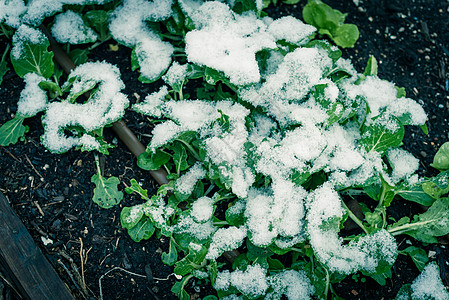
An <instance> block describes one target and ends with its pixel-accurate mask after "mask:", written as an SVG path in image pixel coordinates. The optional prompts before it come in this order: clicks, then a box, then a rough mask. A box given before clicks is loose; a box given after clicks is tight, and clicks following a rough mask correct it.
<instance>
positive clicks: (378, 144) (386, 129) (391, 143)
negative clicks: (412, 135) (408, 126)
mask: <svg viewBox="0 0 449 300" xmlns="http://www.w3.org/2000/svg"><path fill="white" fill-rule="evenodd" d="M392 129H393V130H392ZM403 138H404V126H402V125H401V124H399V122H398V120H397V119H396V118H391V119H390V120H389V121H388V125H383V124H382V123H381V122H374V123H373V124H372V125H370V126H367V127H366V128H365V130H364V132H363V133H362V139H361V141H360V142H361V144H362V145H363V146H364V147H365V150H366V151H367V152H370V151H377V152H383V151H385V150H387V149H388V148H391V147H398V146H400V145H402V139H403Z"/></svg>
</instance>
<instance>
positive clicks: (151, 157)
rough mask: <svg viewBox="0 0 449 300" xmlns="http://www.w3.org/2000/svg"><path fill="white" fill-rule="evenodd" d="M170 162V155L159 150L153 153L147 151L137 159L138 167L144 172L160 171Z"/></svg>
mask: <svg viewBox="0 0 449 300" xmlns="http://www.w3.org/2000/svg"><path fill="white" fill-rule="evenodd" d="M169 160H170V155H169V154H167V153H165V152H162V151H161V150H159V149H157V150H156V152H154V153H153V152H152V151H151V150H149V149H147V150H145V152H143V153H142V154H140V155H139V157H138V158H137V165H138V166H139V167H140V168H141V169H144V170H147V171H148V170H159V169H160V168H161V167H162V166H163V165H165V164H166V163H167V162H168V161H169Z"/></svg>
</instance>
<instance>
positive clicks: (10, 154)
mask: <svg viewBox="0 0 449 300" xmlns="http://www.w3.org/2000/svg"><path fill="white" fill-rule="evenodd" d="M2 149H3V150H5V151H6V153H8V154H9V156H11V157H12V158H13V159H14V160H15V161H17V162H19V163H21V162H22V160H20V159H18V158H17V157H15V156H14V154H12V153H11V152H9V151H8V150H6V149H5V148H2Z"/></svg>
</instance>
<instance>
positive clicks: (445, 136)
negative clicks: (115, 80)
mask: <svg viewBox="0 0 449 300" xmlns="http://www.w3.org/2000/svg"><path fill="white" fill-rule="evenodd" d="M325 2H326V3H327V4H329V5H330V6H332V7H333V8H335V9H338V10H340V11H342V12H346V13H348V17H347V22H348V23H354V24H356V25H357V26H358V27H359V30H360V39H359V41H358V42H357V44H356V45H355V47H354V48H353V49H346V50H344V51H343V56H344V57H345V58H349V59H351V61H352V62H353V63H354V65H355V67H356V69H357V70H358V71H362V70H363V68H364V67H365V65H366V61H367V59H368V57H369V56H370V55H374V56H375V57H376V58H377V60H378V62H379V77H381V78H383V79H386V80H389V81H393V82H395V83H396V84H397V86H400V87H404V88H405V90H406V92H407V95H408V96H409V97H411V98H413V99H416V100H417V101H419V102H420V103H421V104H422V105H423V107H424V109H425V111H426V112H427V113H428V122H427V126H428V128H429V134H428V135H425V134H424V133H422V131H421V130H420V129H419V128H411V127H407V129H406V137H405V139H404V148H405V149H407V150H409V151H410V152H412V153H413V154H414V155H415V156H416V157H417V158H419V159H420V160H421V165H420V170H419V172H420V174H421V175H423V176H426V175H427V176H430V175H435V174H436V171H435V170H433V169H432V168H431V167H429V164H430V163H431V162H432V159H433V156H434V154H435V153H436V151H437V149H438V147H439V146H441V144H443V143H444V142H446V141H448V140H449V124H448V117H449V96H448V95H449V93H448V90H449V79H448V76H447V74H446V73H447V72H449V70H448V67H447V66H448V65H449V50H448V48H449V31H448V30H447V28H449V2H448V1H442V0H432V1H431V0H415V1H411V0H409V1H405V0H403V1H399V0H397V1H393V0H384V1H382V0H370V1H368V0H365V1H362V0H358V1H356V0H354V1H337V0H333V1H330V0H328V1H325ZM304 5H305V1H301V2H300V3H299V4H297V5H285V4H280V5H278V6H275V7H273V6H271V7H270V8H269V9H268V10H267V11H268V12H269V14H270V16H272V17H274V18H278V17H281V16H285V15H293V16H295V17H299V18H302V17H301V11H302V7H303V6H304ZM5 44H6V40H5V39H2V40H0V45H5ZM0 53H3V50H2V49H0ZM89 58H90V60H100V61H102V60H106V61H107V62H110V63H113V64H116V65H117V66H118V67H119V68H120V70H121V74H122V79H123V81H124V82H125V84H126V88H125V90H124V92H125V93H126V94H127V95H128V96H129V99H130V101H131V102H132V103H135V102H137V101H140V100H141V99H143V98H144V97H145V96H146V95H147V94H149V93H151V92H153V91H155V90H156V89H157V88H158V87H159V86H160V85H161V83H158V82H157V83H154V84H141V83H140V82H139V81H138V80H137V77H138V73H137V72H131V69H130V61H129V58H130V49H128V48H125V47H123V46H120V45H116V44H115V43H114V44H109V43H105V44H103V45H101V46H100V47H98V48H96V49H95V50H94V51H93V52H92V53H91V54H90V56H89ZM9 67H10V68H11V65H10V64H9ZM23 86H24V84H23V81H22V79H20V78H18V77H17V76H16V75H15V73H14V72H12V71H9V72H8V73H7V74H6V76H5V77H4V82H3V84H2V86H1V89H0V124H3V123H5V122H6V121H8V120H10V119H11V118H12V117H13V116H14V113H15V112H16V110H17V100H18V98H19V94H20V91H21V90H22V88H23ZM40 118H41V115H38V116H37V117H34V118H31V119H28V120H26V122H25V124H26V125H28V126H29V127H30V132H29V133H28V134H27V135H26V138H25V141H21V142H19V143H17V144H16V145H11V146H8V147H1V148H0V153H1V154H0V192H2V193H3V194H4V195H5V196H6V197H7V199H8V201H9V202H10V205H11V207H12V208H13V209H14V211H15V212H16V213H17V214H18V215H19V217H20V218H21V219H22V221H23V223H24V224H25V225H26V227H27V229H28V231H29V232H30V233H31V235H32V237H33V238H34V240H35V242H36V244H38V245H39V246H40V247H41V249H42V251H43V253H44V254H45V256H46V257H47V258H48V259H49V261H50V262H51V263H52V264H53V266H54V268H55V269H56V271H57V272H58V273H59V275H60V277H61V278H62V279H63V281H64V282H65V283H66V284H67V285H68V286H69V288H70V290H71V291H72V293H73V295H74V296H75V298H77V299H83V298H84V299H86V298H87V299H95V298H101V297H103V298H104V299H152V298H154V299H157V298H159V299H174V298H175V296H174V295H173V294H171V293H170V288H171V286H172V285H173V283H174V282H175V280H176V278H175V277H174V276H172V275H170V274H171V273H172V271H173V270H172V268H170V267H167V266H165V265H164V264H162V263H161V260H160V257H161V253H162V252H165V251H167V250H168V240H167V239H166V238H164V237H163V238H160V239H156V238H154V237H153V238H151V239H150V240H147V241H142V242H140V243H136V242H133V241H132V240H131V239H130V238H129V236H128V235H127V233H126V230H124V229H122V228H121V226H120V218H119V216H120V211H121V209H122V208H123V207H124V206H131V205H133V204H137V203H139V201H140V200H139V199H138V198H137V197H135V196H133V195H125V198H124V200H122V202H121V204H120V205H118V206H116V207H114V208H111V209H107V210H106V209H102V208H100V207H98V206H97V205H95V204H93V203H92V200H91V199H92V193H93V188H94V185H93V183H91V182H90V178H91V176H92V175H93V174H95V173H96V167H95V161H94V156H93V153H89V152H81V151H74V150H71V151H69V152H68V153H66V154H62V155H57V154H52V153H50V152H48V151H47V150H46V149H45V148H44V147H43V146H42V145H41V144H40V136H41V134H42V132H43V130H42V125H41V124H40ZM124 121H125V122H126V123H127V124H128V126H129V127H130V128H131V130H132V131H134V133H135V134H136V135H137V137H138V138H139V139H140V140H141V141H142V143H143V144H144V145H146V144H147V143H148V142H149V139H150V137H149V133H150V132H151V123H150V121H149V120H148V119H147V118H144V117H142V116H141V115H138V114H137V113H135V112H132V111H131V110H129V111H128V112H127V113H126V115H125V118H124ZM106 139H107V140H108V141H111V142H112V143H114V144H116V145H117V147H115V148H114V149H112V150H111V151H110V155H109V156H107V157H103V158H102V159H101V162H102V164H103V167H102V169H103V170H104V175H105V176H117V177H118V178H119V179H120V182H121V184H120V185H119V189H120V190H124V188H125V187H126V185H129V184H130V183H129V182H130V180H131V178H135V179H137V180H138V181H139V182H141V183H142V184H143V186H144V187H145V188H147V189H149V192H150V193H154V191H155V189H156V188H157V185H156V183H155V182H154V181H153V180H152V179H151V178H150V175H149V174H148V172H146V171H143V170H141V169H139V168H138V167H137V165H136V159H135V157H134V156H133V155H132V154H131V153H130V152H129V151H128V150H127V149H126V147H125V145H123V144H122V143H121V141H119V140H117V138H115V136H114V134H113V132H112V131H109V130H106ZM419 209H420V208H419V207H415V206H413V205H410V204H409V203H408V204H407V205H405V204H401V203H400V202H399V201H398V203H397V204H396V206H394V207H393V209H392V214H395V212H396V213H398V215H399V214H400V215H405V214H408V215H410V214H411V213H416V212H417V211H419ZM50 240H51V243H47V242H48V241H50ZM410 243H415V242H414V241H413V240H410V239H407V238H403V239H402V240H400V249H402V248H405V247H406V246H408V245H409V244H410ZM446 243H447V241H446V240H441V242H440V243H439V244H437V245H430V246H427V247H426V248H425V249H427V250H431V251H432V252H431V253H434V256H433V257H432V258H431V259H432V260H439V265H440V268H442V274H443V282H444V284H445V285H446V286H448V284H449V266H448V265H447V261H448V258H449V251H448V249H447V247H446ZM420 246H422V245H420ZM115 267H120V268H122V269H125V270H127V271H129V272H132V273H134V274H130V273H127V272H125V271H123V270H122V269H115V270H113V269H114V268H115ZM110 270H113V271H110ZM146 270H147V271H148V270H151V271H152V275H153V276H154V277H155V278H160V279H167V280H158V279H153V280H149V279H148V278H147V277H146V276H145V275H146ZM109 271H110V272H109ZM107 272H109V273H108V274H107V275H105V274H106V273H107ZM392 272H393V277H392V278H391V279H388V280H387V283H386V285H385V286H379V285H378V284H377V283H375V282H374V281H373V280H371V279H370V278H366V282H365V283H362V281H365V279H363V280H362V278H361V277H362V276H352V277H351V276H348V278H347V279H345V280H344V281H343V282H341V283H340V284H337V285H335V286H333V288H334V289H335V291H336V293H337V294H338V295H339V296H340V297H342V298H344V299H360V298H362V299H392V298H394V297H395V295H396V293H397V291H398V290H399V288H400V287H401V286H402V285H403V284H404V283H410V282H412V281H413V279H414V278H415V277H416V276H417V275H418V273H419V272H418V270H417V269H416V267H415V266H414V265H413V263H412V261H411V260H410V259H409V258H408V257H405V256H402V255H400V256H399V258H398V262H397V263H396V264H395V266H394V268H393V270H392ZM76 273H78V274H79V276H80V278H81V280H77V276H78V275H77V274H76ZM1 281H2V280H1V279H0V282H1ZM100 282H101V290H100ZM199 284H200V283H198V282H193V281H192V282H190V283H189V287H188V290H189V292H190V294H193V297H194V298H198V297H201V296H204V295H207V294H208V292H210V291H211V290H210V287H208V286H200V285H199ZM2 286H3V288H2ZM83 286H85V288H84V287H83ZM7 287H8V284H7V283H5V282H3V283H2V284H0V299H1V298H2V296H5V294H6V293H9V292H10V289H8V288H7ZM83 293H84V295H83Z"/></svg>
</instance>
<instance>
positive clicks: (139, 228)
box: [128, 217, 156, 242]
mask: <svg viewBox="0 0 449 300" xmlns="http://www.w3.org/2000/svg"><path fill="white" fill-rule="evenodd" d="M155 230H156V228H155V227H154V225H153V223H152V222H151V219H150V218H148V217H143V218H142V219H140V221H139V223H137V225H136V226H134V227H133V228H129V229H128V234H129V236H130V237H131V239H132V240H133V241H135V242H140V241H141V240H147V239H149V238H150V237H151V236H152V235H153V233H154V231H155Z"/></svg>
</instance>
